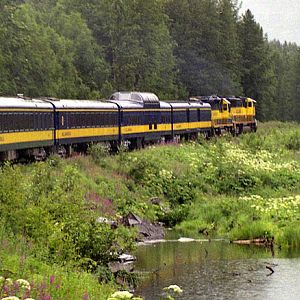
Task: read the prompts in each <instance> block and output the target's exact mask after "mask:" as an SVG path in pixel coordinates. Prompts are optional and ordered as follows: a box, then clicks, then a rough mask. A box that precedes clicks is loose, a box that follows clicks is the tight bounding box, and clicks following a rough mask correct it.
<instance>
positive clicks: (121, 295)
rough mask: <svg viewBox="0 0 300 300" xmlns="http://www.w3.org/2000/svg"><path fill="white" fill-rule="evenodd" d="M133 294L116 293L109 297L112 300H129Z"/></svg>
mask: <svg viewBox="0 0 300 300" xmlns="http://www.w3.org/2000/svg"><path fill="white" fill-rule="evenodd" d="M132 297H133V294H131V293H129V292H128V291H117V292H115V293H113V294H112V295H111V298H114V299H131V298H132Z"/></svg>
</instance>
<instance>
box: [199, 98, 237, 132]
mask: <svg viewBox="0 0 300 300" xmlns="http://www.w3.org/2000/svg"><path fill="white" fill-rule="evenodd" d="M196 98H197V99H199V100H201V101H202V102H204V103H209V104H210V105H211V110H212V116H211V121H212V130H213V132H215V133H216V134H218V135H219V134H221V132H222V130H226V131H230V132H231V131H232V130H233V122H232V113H231V103H230V102H229V101H228V100H227V99H226V98H220V97H217V96H198V97H196Z"/></svg>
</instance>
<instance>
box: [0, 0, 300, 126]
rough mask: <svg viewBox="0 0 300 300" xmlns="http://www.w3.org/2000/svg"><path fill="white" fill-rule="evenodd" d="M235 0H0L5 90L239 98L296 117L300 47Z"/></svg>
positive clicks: (284, 117)
mask: <svg viewBox="0 0 300 300" xmlns="http://www.w3.org/2000/svg"><path fill="white" fill-rule="evenodd" d="M239 7H240V1H238V0H147V1H145V0H130V1H124V0H89V1H84V2H83V1H79V0H9V1H8V0H0V78H1V81H0V96H9V95H16V94H17V93H22V94H24V95H26V96H30V97H39V96H51V97H59V98H77V99H101V98H106V97H108V96H109V95H110V94H111V93H112V92H113V91H116V90H140V91H151V92H154V93H156V94H157V95H158V96H159V97H160V98H161V99H163V100H168V99H186V98H187V97H189V96H196V95H211V94H218V95H220V96H229V95H236V96H238V95H240V96H243V95H244V96H248V97H251V98H253V99H255V100H257V118H258V119H259V120H261V121H268V120H281V121H299V120H300V109H299V106H298V105H297V102H298V98H299V96H300V51H299V47H298V45H296V44H293V43H287V42H285V43H281V42H279V41H276V40H273V41H269V40H268V37H267V35H266V34H265V33H264V31H263V28H262V27H261V26H260V24H259V23H258V22H257V21H256V20H255V16H254V15H253V14H252V13H251V11H249V10H248V11H246V12H245V13H244V14H243V15H241V13H240V9H239Z"/></svg>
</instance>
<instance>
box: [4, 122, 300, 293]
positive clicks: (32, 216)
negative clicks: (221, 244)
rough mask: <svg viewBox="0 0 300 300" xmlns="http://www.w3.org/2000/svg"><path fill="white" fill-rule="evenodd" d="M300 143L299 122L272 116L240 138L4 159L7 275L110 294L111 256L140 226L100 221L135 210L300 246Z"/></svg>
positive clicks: (202, 231)
mask: <svg viewBox="0 0 300 300" xmlns="http://www.w3.org/2000/svg"><path fill="white" fill-rule="evenodd" d="M299 145H300V126H299V125H297V124H294V123H279V122H269V123H265V124H260V125H259V131H258V132H257V133H248V134H244V135H241V136H239V137H232V136H230V135H225V136H223V137H221V138H219V139H211V140H209V141H206V140H204V139H203V138H199V139H198V140H197V141H188V142H185V143H182V144H168V145H155V146H151V147H149V148H147V149H143V150H138V151H133V152H127V151H126V149H125V148H123V147H121V149H120V152H119V154H117V155H108V149H107V146H106V145H92V146H91V147H90V149H89V154H90V155H89V156H77V157H73V158H69V159H66V160H62V159H59V158H57V157H51V158H49V159H48V160H47V161H46V162H41V163H34V164H31V165H20V164H15V165H12V164H7V163H5V164H4V165H3V166H2V167H1V169H0V176H1V180H0V205H1V210H0V219H1V222H0V272H1V274H0V275H1V276H3V277H5V278H6V277H9V278H11V279H12V280H13V281H16V280H17V279H25V280H27V281H28V282H30V284H33V285H32V288H31V291H30V295H28V296H31V297H33V298H36V299H44V298H42V294H43V295H44V294H45V295H51V297H53V298H54V299H65V298H70V299H79V298H81V297H84V295H88V297H89V298H87V299H106V298H107V297H109V296H110V295H111V294H113V292H114V291H116V290H117V286H116V284H115V283H114V277H113V275H112V274H111V273H110V271H109V270H108V263H109V262H111V261H112V260H114V259H115V258H116V255H117V254H118V253H121V252H123V251H129V252H130V251H132V250H133V249H134V247H135V243H134V241H135V236H136V232H135V230H132V229H128V228H125V227H123V226H122V225H119V227H118V228H117V229H112V228H111V227H110V225H108V224H105V223H99V222H97V221H96V220H97V218H99V217H105V218H107V219H109V220H114V221H120V218H121V216H124V215H126V214H127V213H129V212H133V213H136V214H138V215H139V216H141V217H144V218H147V219H149V220H152V221H162V222H164V223H165V224H166V225H167V226H172V227H175V228H176V229H177V231H178V232H181V233H182V234H184V235H185V236H193V237H199V238H200V237H206V238H207V237H208V238H212V237H225V238H229V239H231V240H235V239H254V238H266V239H269V240H273V239H274V243H275V246H280V247H299V246H300V230H299V225H300V152H299V151H300V146H299ZM153 198H155V199H156V200H155V201H152V200H153ZM98 280H100V282H101V284H100V285H99V282H98ZM5 293H6V294H5ZM6 295H7V291H5V290H4V289H1V288H0V296H1V297H4V296H6ZM100 295H101V296H100ZM85 297H87V296H85ZM101 297H102V298H101ZM84 299H85V298H84Z"/></svg>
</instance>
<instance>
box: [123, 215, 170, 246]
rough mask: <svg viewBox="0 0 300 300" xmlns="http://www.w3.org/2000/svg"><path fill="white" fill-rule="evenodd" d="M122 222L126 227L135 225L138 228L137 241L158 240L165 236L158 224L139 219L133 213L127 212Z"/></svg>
mask: <svg viewBox="0 0 300 300" xmlns="http://www.w3.org/2000/svg"><path fill="white" fill-rule="evenodd" d="M122 224H123V225H125V226H128V227H135V228H137V230H138V233H139V234H138V241H139V242H141V241H147V240H160V239H163V238H164V237H165V232H164V228H163V227H162V226H161V225H160V224H158V223H157V224H152V223H151V222H149V221H147V220H143V219H141V218H140V217H139V216H137V215H135V214H134V213H129V214H128V215H127V216H126V217H123V219H122Z"/></svg>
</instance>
